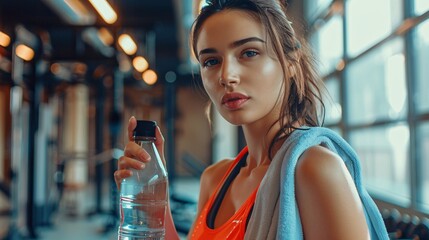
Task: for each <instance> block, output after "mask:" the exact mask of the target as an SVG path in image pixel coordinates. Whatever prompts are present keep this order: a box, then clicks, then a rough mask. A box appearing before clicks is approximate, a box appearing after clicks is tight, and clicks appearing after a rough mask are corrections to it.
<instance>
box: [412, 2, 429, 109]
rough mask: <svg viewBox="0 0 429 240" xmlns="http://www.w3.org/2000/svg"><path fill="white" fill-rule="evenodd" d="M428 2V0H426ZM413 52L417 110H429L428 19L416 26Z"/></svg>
mask: <svg viewBox="0 0 429 240" xmlns="http://www.w3.org/2000/svg"><path fill="white" fill-rule="evenodd" d="M427 2H429V1H427ZM415 42H416V45H415V48H414V49H415V50H416V51H415V54H416V75H417V76H416V78H417V79H416V87H415V94H416V100H417V102H416V103H417V106H416V108H417V111H418V112H428V111H429V94H428V91H429V81H428V76H429V68H428V64H427V63H428V56H429V20H426V21H425V22H423V23H421V24H420V25H418V26H417V29H416V35H415Z"/></svg>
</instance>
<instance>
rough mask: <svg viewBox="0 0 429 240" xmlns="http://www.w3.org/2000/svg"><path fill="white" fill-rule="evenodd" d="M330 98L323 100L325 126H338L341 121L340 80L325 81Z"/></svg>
mask: <svg viewBox="0 0 429 240" xmlns="http://www.w3.org/2000/svg"><path fill="white" fill-rule="evenodd" d="M325 85H326V88H327V90H328V94H329V95H328V96H327V97H326V98H325V99H324V100H323V101H324V104H325V111H326V112H325V124H327V125H331V124H337V123H338V122H339V121H340V120H341V112H342V109H341V104H340V84H339V81H338V78H330V79H328V80H326V81H325Z"/></svg>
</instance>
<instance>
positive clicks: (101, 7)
mask: <svg viewBox="0 0 429 240" xmlns="http://www.w3.org/2000/svg"><path fill="white" fill-rule="evenodd" d="M89 2H90V3H91V4H92V6H94V8H95V10H97V12H98V14H100V16H101V17H102V18H103V20H104V21H105V22H106V23H108V24H112V23H114V22H116V20H117V19H118V16H117V15H116V12H115V10H113V8H112V6H110V4H109V3H108V2H107V1H106V0H89Z"/></svg>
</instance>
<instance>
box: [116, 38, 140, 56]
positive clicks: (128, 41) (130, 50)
mask: <svg viewBox="0 0 429 240" xmlns="http://www.w3.org/2000/svg"><path fill="white" fill-rule="evenodd" d="M118 41H119V46H121V48H122V50H124V52H125V53H126V54H128V55H133V54H134V53H136V52H137V45H136V43H135V42H134V40H133V39H132V38H131V37H130V35H128V34H122V35H121V36H119V39H118Z"/></svg>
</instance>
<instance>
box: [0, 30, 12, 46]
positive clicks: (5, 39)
mask: <svg viewBox="0 0 429 240" xmlns="http://www.w3.org/2000/svg"><path fill="white" fill-rule="evenodd" d="M9 44H10V37H9V36H8V35H7V34H6V33H4V32H2V31H0V46H2V47H7V46H9Z"/></svg>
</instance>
